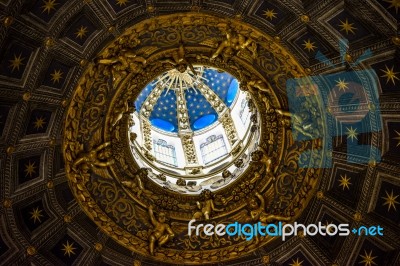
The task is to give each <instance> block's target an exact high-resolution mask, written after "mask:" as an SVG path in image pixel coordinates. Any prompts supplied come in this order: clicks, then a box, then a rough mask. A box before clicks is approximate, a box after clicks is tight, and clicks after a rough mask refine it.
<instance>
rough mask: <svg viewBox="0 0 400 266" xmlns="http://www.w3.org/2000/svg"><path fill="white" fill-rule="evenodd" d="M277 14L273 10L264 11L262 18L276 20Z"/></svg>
mask: <svg viewBox="0 0 400 266" xmlns="http://www.w3.org/2000/svg"><path fill="white" fill-rule="evenodd" d="M277 14H278V13H275V10H273V9H267V10H266V11H264V16H266V17H267V18H268V19H270V20H272V19H274V18H276V15H277Z"/></svg>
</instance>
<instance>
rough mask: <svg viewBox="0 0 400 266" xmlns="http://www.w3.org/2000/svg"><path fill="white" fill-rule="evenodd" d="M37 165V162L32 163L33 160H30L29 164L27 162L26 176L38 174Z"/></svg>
mask: <svg viewBox="0 0 400 266" xmlns="http://www.w3.org/2000/svg"><path fill="white" fill-rule="evenodd" d="M36 168H37V167H36V166H35V162H33V163H31V161H29V162H28V164H25V170H24V172H26V174H25V177H26V176H28V175H29V176H30V177H32V175H33V174H36V171H35V169H36Z"/></svg>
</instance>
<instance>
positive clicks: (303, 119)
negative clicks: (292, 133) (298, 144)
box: [275, 110, 314, 139]
mask: <svg viewBox="0 0 400 266" xmlns="http://www.w3.org/2000/svg"><path fill="white" fill-rule="evenodd" d="M275 111H276V113H278V114H280V115H281V116H283V117H291V118H292V119H291V121H292V127H293V129H295V130H297V132H299V133H301V134H303V135H304V136H306V137H309V138H311V139H313V138H314V136H313V135H312V132H313V131H314V127H313V124H312V123H310V122H308V116H309V115H308V114H307V113H306V112H302V113H299V114H292V113H290V112H288V111H283V110H275Z"/></svg>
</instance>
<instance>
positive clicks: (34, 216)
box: [29, 207, 43, 224]
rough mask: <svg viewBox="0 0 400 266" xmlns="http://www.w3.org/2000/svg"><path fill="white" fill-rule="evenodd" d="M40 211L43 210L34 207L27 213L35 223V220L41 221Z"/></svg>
mask: <svg viewBox="0 0 400 266" xmlns="http://www.w3.org/2000/svg"><path fill="white" fill-rule="evenodd" d="M42 211H43V210H39V207H36V209H32V211H31V212H30V213H29V214H30V215H31V219H33V223H34V224H36V221H39V223H41V222H42V220H40V217H43V215H42Z"/></svg>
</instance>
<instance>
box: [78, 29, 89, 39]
mask: <svg viewBox="0 0 400 266" xmlns="http://www.w3.org/2000/svg"><path fill="white" fill-rule="evenodd" d="M87 32H88V29H87V27H85V26H81V27H80V28H79V29H78V30H77V31H76V32H75V36H76V38H79V39H83V38H84V37H86V33H87Z"/></svg>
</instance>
